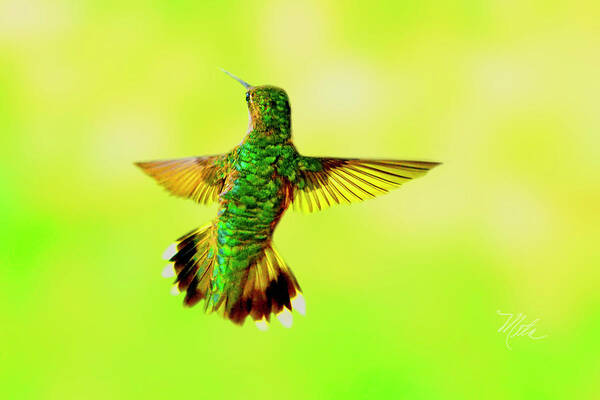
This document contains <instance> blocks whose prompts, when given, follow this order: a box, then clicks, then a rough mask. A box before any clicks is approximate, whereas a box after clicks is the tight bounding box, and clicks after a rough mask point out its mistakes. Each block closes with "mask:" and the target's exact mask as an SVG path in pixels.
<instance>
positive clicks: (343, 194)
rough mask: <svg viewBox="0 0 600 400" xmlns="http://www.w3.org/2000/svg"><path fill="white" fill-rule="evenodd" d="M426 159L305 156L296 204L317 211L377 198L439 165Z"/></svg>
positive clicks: (295, 192) (310, 210)
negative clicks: (402, 159)
mask: <svg viewBox="0 0 600 400" xmlns="http://www.w3.org/2000/svg"><path fill="white" fill-rule="evenodd" d="M439 164H440V163H436V162H426V161H396V160H361V159H344V158H317V157H305V158H304V161H303V162H302V161H301V163H300V174H299V177H298V178H299V179H298V181H297V183H296V187H295V189H294V198H293V200H292V205H293V206H294V208H295V209H297V210H302V211H307V212H313V211H317V210H323V209H325V208H327V207H331V206H333V205H335V204H342V203H348V204H350V203H354V202H358V201H362V200H365V199H370V198H373V197H376V196H378V195H380V194H384V193H387V192H388V191H390V190H392V189H395V188H397V187H398V186H400V185H402V184H403V183H404V182H407V181H409V180H411V179H415V178H418V177H420V176H423V175H425V174H426V173H427V171H429V170H430V169H431V168H433V167H435V166H436V165H439Z"/></svg>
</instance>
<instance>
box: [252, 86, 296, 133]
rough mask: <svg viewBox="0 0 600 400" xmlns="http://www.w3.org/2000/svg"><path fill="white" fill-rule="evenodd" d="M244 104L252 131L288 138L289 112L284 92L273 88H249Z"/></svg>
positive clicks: (287, 100)
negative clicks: (282, 135)
mask: <svg viewBox="0 0 600 400" xmlns="http://www.w3.org/2000/svg"><path fill="white" fill-rule="evenodd" d="M246 103H247V104H248V113H249V115H250V123H251V125H252V129H254V130H259V131H263V132H266V133H277V134H284V135H285V134H287V136H288V137H289V134H290V125H291V124H290V120H291V118H290V113H291V110H290V101H289V99H288V95H287V93H286V92H285V90H283V89H280V88H278V87H274V86H256V87H250V88H249V89H248V91H247V92H246Z"/></svg>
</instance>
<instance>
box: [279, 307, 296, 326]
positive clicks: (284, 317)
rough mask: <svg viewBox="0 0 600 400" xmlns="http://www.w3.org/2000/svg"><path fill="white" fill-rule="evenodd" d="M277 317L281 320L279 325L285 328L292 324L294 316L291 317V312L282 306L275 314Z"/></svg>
mask: <svg viewBox="0 0 600 400" xmlns="http://www.w3.org/2000/svg"><path fill="white" fill-rule="evenodd" d="M277 319H278V320H279V322H281V325H283V326H285V327H286V328H290V327H291V326H292V322H293V319H294V317H292V313H291V312H290V310H288V309H287V308H284V309H283V311H281V312H280V313H279V314H277Z"/></svg>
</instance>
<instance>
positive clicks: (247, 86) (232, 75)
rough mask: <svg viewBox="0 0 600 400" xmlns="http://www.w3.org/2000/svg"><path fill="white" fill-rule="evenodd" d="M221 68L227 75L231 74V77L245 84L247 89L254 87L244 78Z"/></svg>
mask: <svg viewBox="0 0 600 400" xmlns="http://www.w3.org/2000/svg"><path fill="white" fill-rule="evenodd" d="M220 69H221V71H223V72H225V73H226V74H227V75H229V76H230V77H232V78H233V79H235V80H236V81H238V82H239V83H241V84H242V85H244V87H245V88H246V89H250V88H251V87H252V85H250V84H249V83H247V82H244V81H243V80H241V79H240V78H238V77H237V76H235V75H234V74H232V73H231V72H229V71H225V70H224V69H223V68H220Z"/></svg>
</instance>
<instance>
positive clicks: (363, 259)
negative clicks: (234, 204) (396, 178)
mask: <svg viewBox="0 0 600 400" xmlns="http://www.w3.org/2000/svg"><path fill="white" fill-rule="evenodd" d="M599 20H600V6H598V4H597V2H593V1H577V0H575V1H568V2H567V1H547V0H546V1H512V0H508V1H473V0H471V1H452V2H450V1H423V2H398V1H384V2H379V1H371V2H358V1H331V2H322V1H316V0H315V1H307V2H278V1H251V2H250V1H234V2H231V1H228V2H225V1H223V2H216V1H201V2H198V1H191V0H190V1H183V0H177V1H166V0H165V1H162V0H161V1H150V2H149V1H135V0H134V1H122V0H120V1H112V0H103V1H92V0H47V1H45V0H1V1H0V160H1V161H0V162H1V168H0V183H1V184H0V273H1V279H0V305H1V316H0V397H1V398H3V399H121V398H122V399H132V398H146V399H154V398H156V399H166V398H222V399H224V398H227V399H238V398H246V399H275V398H286V399H317V398H323V399H327V398H343V399H350V398H398V399H474V398H486V399H507V398H508V399H598V398H600V383H599V382H600V345H599V344H598V339H599V338H600V295H599V290H598V289H599V283H600V273H599V272H598V266H599V265H600V251H599V249H598V239H599V238H600V212H599V211H600V209H599V208H600V207H599V204H600V157H599V155H600V154H599V151H598V148H599V145H600V135H599V128H600V112H599V106H600V102H599V96H598V93H600V79H599V78H598V71H600V25H599V24H598V21H599ZM219 67H223V68H226V69H228V70H230V71H232V72H233V73H235V74H237V75H239V76H240V77H242V78H243V79H245V80H247V81H248V82H250V83H252V84H266V83H268V84H274V85H278V86H281V87H284V88H285V89H286V90H287V91H288V93H289V95H290V97H291V100H292V108H293V127H294V135H295V142H296V144H297V147H298V148H299V150H300V151H301V152H303V153H304V154H307V155H329V156H356V157H358V156H360V157H372V158H405V159H424V160H433V161H442V162H444V165H443V166H441V167H439V168H437V169H435V170H434V171H432V172H431V173H430V174H428V175H427V176H426V177H424V178H422V179H419V180H418V181H415V182H412V183H410V184H407V185H405V186H403V187H402V188H401V189H399V190H398V191H395V192H393V193H392V194H389V195H386V196H383V197H380V198H378V199H377V200H371V201H368V202H364V203H362V204H357V205H353V206H351V207H348V206H343V207H342V206H340V207H338V208H335V209H330V210H328V211H327V212H321V213H317V214H310V215H302V214H295V213H293V212H290V213H289V214H286V215H285V217H284V219H283V220H282V223H281V224H280V226H279V228H278V231H277V233H276V236H275V242H276V246H277V248H278V249H279V251H280V252H281V254H282V255H283V257H284V258H285V259H286V261H287V262H288V263H289V264H290V265H291V266H292V268H293V270H294V271H295V273H296V275H297V277H298V279H299V281H300V284H301V285H302V287H303V290H304V292H305V297H306V301H307V315H306V317H299V316H297V317H296V318H295V321H294V326H293V328H292V329H289V330H288V329H285V328H283V327H282V326H280V325H279V324H278V323H276V324H273V325H272V327H271V329H270V330H269V331H268V332H266V333H265V332H260V331H258V330H257V329H256V328H255V327H254V326H253V324H250V323H247V324H246V325H245V326H244V327H242V328H239V327H237V326H234V325H233V324H230V323H229V322H227V321H224V320H221V319H220V318H218V317H217V316H214V315H204V314H203V313H202V311H201V309H200V308H194V309H186V308H183V307H181V304H180V303H181V298H176V297H172V296H170V295H169V289H170V284H169V282H167V281H165V280H163V279H162V278H161V277H160V272H161V270H162V268H163V266H164V262H163V261H162V260H161V258H160V256H161V254H162V252H163V250H164V249H165V247H166V246H167V245H168V244H169V243H171V241H172V240H173V239H175V238H177V237H178V236H180V235H181V234H183V233H185V232H187V231H188V230H190V229H192V228H195V227H197V226H199V225H201V224H203V223H205V222H207V221H208V220H210V219H211V218H213V217H214V215H215V212H216V206H212V207H199V206H197V205H195V204H193V203H192V202H189V201H184V200H180V199H176V198H173V197H170V196H169V195H168V194H167V193H166V192H165V191H164V190H162V189H161V188H160V187H159V186H158V185H156V184H155V182H154V181H152V180H151V179H150V178H148V177H147V176H145V175H143V174H142V173H141V172H140V171H139V170H137V169H136V168H134V166H133V165H132V162H133V161H136V160H151V159H160V158H178V157H183V156H190V155H202V154H214V153H221V152H225V151H227V150H229V149H230V148H231V147H232V146H234V145H235V144H237V143H239V141H240V140H241V139H242V136H243V134H244V132H245V130H246V126H247V113H246V110H245V101H244V91H243V88H242V87H241V86H240V85H239V84H238V83H236V82H235V81H233V80H231V79H230V78H228V77H227V76H226V75H224V74H223V73H221V72H220V71H219V70H218V68H219ZM497 310H500V311H503V312H513V313H525V314H526V315H527V321H528V322H529V321H532V320H534V319H536V318H539V321H538V322H537V324H536V326H537V331H536V335H548V337H547V338H545V339H543V340H537V341H534V340H531V339H529V338H523V337H522V338H514V339H513V340H512V341H511V342H510V343H511V347H512V350H509V349H507V347H506V345H505V342H504V336H503V335H502V334H500V333H498V332H497V329H498V328H499V327H500V326H501V325H502V324H503V323H504V318H502V317H500V316H498V315H497V314H496V312H497Z"/></svg>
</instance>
